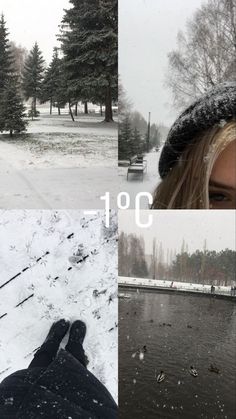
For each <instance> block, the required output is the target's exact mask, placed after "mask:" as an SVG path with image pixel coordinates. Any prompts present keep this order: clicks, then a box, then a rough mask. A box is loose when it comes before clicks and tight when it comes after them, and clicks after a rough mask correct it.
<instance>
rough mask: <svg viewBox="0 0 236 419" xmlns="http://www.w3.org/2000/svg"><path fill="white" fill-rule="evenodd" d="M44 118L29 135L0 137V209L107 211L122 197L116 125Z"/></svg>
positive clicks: (31, 126) (92, 120) (86, 119)
mask: <svg viewBox="0 0 236 419" xmlns="http://www.w3.org/2000/svg"><path fill="white" fill-rule="evenodd" d="M102 120H103V119H102V118H101V117H98V116H96V117H94V116H86V117H83V118H81V117H78V119H76V122H75V123H73V122H72V121H71V120H70V117H69V116H68V115H62V116H61V117H58V116H52V117H50V116H48V115H43V116H41V117H40V118H39V119H38V120H36V121H31V122H30V124H29V127H28V132H27V133H26V134H22V135H18V136H17V135H15V136H14V137H13V138H12V139H11V138H10V137H9V136H8V135H0V178H1V182H0V207H1V208H33V209H38V208H39V209H40V208H45V209H48V208H49V209H50V208H56V209H63V208H70V209H77V208H96V209H97V208H104V204H103V203H102V202H101V201H100V197H101V196H103V195H104V194H105V192H107V191H111V192H112V195H113V196H112V198H111V200H112V207H113V208H114V207H115V197H116V195H117V193H118V182H117V123H115V122H114V123H104V122H102Z"/></svg>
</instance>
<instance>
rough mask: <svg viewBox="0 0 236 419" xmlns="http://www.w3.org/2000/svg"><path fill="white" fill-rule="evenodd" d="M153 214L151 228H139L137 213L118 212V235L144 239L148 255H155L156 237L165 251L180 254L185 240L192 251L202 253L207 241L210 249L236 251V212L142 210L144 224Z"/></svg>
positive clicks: (128, 211)
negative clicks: (135, 236) (154, 242)
mask: <svg viewBox="0 0 236 419" xmlns="http://www.w3.org/2000/svg"><path fill="white" fill-rule="evenodd" d="M150 214H151V215H153V224H152V226H151V227H150V228H138V227H137V226H136V223H135V214H134V211H131V210H125V211H124V210H123V211H119V232H121V231H124V232H125V233H127V234H130V233H133V234H136V235H140V236H143V237H144V239H145V243H146V252H147V253H151V252H152V250H151V249H152V240H153V237H156V238H157V241H162V245H163V248H164V249H168V248H169V249H173V250H174V249H175V248H176V250H177V251H178V250H180V249H181V244H182V241H183V239H184V240H185V241H186V242H187V243H188V246H189V251H190V252H192V251H194V250H195V249H200V250H202V249H203V245H204V240H205V239H206V241H207V248H208V250H217V251H219V250H222V249H225V248H229V249H233V250H236V243H235V231H236V230H235V218H236V217H235V211H234V210H225V211H224V210H219V211H213V210H205V211H204V210H190V211H178V210H169V211H168V210H158V211H148V210H147V211H142V214H141V217H142V218H141V221H142V223H146V222H147V219H148V215H150Z"/></svg>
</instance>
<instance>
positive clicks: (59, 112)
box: [57, 106, 61, 115]
mask: <svg viewBox="0 0 236 419" xmlns="http://www.w3.org/2000/svg"><path fill="white" fill-rule="evenodd" d="M57 110H58V115H61V108H60V106H58V107H57Z"/></svg>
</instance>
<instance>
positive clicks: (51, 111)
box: [50, 99, 52, 115]
mask: <svg viewBox="0 0 236 419" xmlns="http://www.w3.org/2000/svg"><path fill="white" fill-rule="evenodd" d="M50 115H52V99H50Z"/></svg>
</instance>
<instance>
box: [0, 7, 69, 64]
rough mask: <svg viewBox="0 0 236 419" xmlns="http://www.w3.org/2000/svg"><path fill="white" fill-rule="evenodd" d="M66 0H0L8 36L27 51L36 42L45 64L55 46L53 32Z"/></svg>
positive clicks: (55, 41)
mask: <svg viewBox="0 0 236 419" xmlns="http://www.w3.org/2000/svg"><path fill="white" fill-rule="evenodd" d="M70 6H71V5H70V3H69V0H39V1H34V0H0V13H3V14H4V15H5V20H6V21H7V28H8V30H9V32H10V35H9V39H10V40H11V41H14V42H16V44H17V45H19V44H21V45H22V46H24V47H26V48H27V49H28V50H30V49H31V48H32V46H33V44H34V43H35V41H37V42H38V43H39V47H40V49H41V51H42V52H43V55H44V58H45V60H46V61H47V63H49V62H50V60H51V57H52V51H53V47H54V46H56V45H57V39H56V35H57V34H58V33H59V28H58V25H60V23H61V20H62V17H63V15H64V12H63V9H69V8H70Z"/></svg>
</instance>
